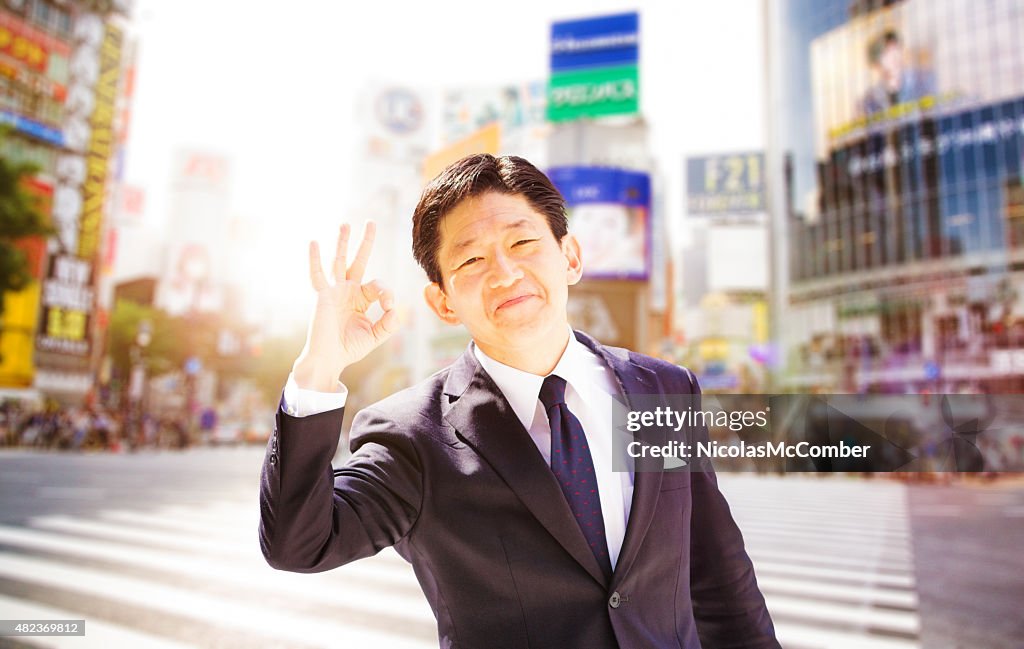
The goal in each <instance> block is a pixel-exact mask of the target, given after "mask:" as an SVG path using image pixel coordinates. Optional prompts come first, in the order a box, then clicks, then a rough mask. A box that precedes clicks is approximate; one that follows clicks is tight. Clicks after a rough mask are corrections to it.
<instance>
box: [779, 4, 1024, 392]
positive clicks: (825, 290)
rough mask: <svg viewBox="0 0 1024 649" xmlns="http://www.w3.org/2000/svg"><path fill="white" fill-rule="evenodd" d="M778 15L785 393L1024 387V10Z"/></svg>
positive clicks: (803, 7) (923, 7) (821, 7)
mask: <svg viewBox="0 0 1024 649" xmlns="http://www.w3.org/2000/svg"><path fill="white" fill-rule="evenodd" d="M766 18H767V23H768V32H767V72H768V79H769V93H768V94H769V96H768V115H769V129H768V130H769V150H768V156H767V166H768V174H769V178H771V182H772V185H771V187H770V190H769V195H770V201H771V213H772V218H773V220H772V228H771V230H772V232H771V234H772V242H773V244H772V279H773V284H774V287H775V289H776V291H775V294H774V303H773V307H774V308H773V316H774V338H775V340H777V341H778V342H779V343H780V349H779V351H780V352H781V358H780V362H781V363H780V372H779V379H780V381H781V384H780V385H779V386H778V387H780V388H791V389H809V388H819V389H826V390H837V391H892V392H905V391H906V392H915V391H921V390H932V391H936V390H938V391H957V390H966V389H970V390H974V389H986V390H988V391H1010V392H1017V391H1020V390H1022V389H1024V300H1022V296H1024V185H1022V169H1024V48H1022V47H1021V42H1020V35H1021V34H1022V33H1024V4H1022V3H1021V2H1019V1H1018V0H993V1H991V2H984V3H979V2H974V1H972V0H927V1H924V0H904V1H902V2H900V1H891V0H887V1H884V2H883V1H877V2H870V1H857V2H851V1H850V0H771V1H770V2H768V3H767V11H766Z"/></svg>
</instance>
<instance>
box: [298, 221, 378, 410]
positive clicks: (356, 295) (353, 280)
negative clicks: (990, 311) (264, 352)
mask: <svg viewBox="0 0 1024 649" xmlns="http://www.w3.org/2000/svg"><path fill="white" fill-rule="evenodd" d="M350 230H351V228H350V227H349V226H348V224H345V225H342V226H341V230H340V231H339V232H338V244H337V249H336V250H335V253H334V264H333V265H332V267H331V275H330V278H328V277H327V276H325V275H324V270H323V265H322V263H321V261H320V247H319V246H318V245H317V243H316V242H315V241H311V242H310V244H309V279H310V282H311V283H312V285H313V289H314V290H315V291H316V310H315V311H314V313H313V319H312V320H311V321H310V323H309V332H308V333H307V335H306V346H305V347H304V348H303V350H302V353H301V354H300V355H299V358H298V359H297V360H296V361H295V364H294V365H293V366H292V372H293V374H294V377H295V383H296V384H297V385H298V387H300V388H303V389H307V390H317V391H320V392H333V391H334V390H335V389H336V387H337V380H338V376H339V375H340V374H341V372H342V370H344V369H345V368H346V367H348V366H349V365H351V364H352V363H355V362H356V361H358V360H360V359H362V358H364V357H365V356H366V355H367V354H369V353H370V352H371V351H373V350H374V349H376V348H377V347H378V346H379V345H380V344H381V343H383V342H384V341H385V340H387V339H388V337H389V336H390V335H391V334H392V333H394V331H395V329H396V327H397V324H398V317H397V314H396V313H395V310H394V306H395V305H394V295H393V294H392V293H391V291H388V290H386V289H384V288H382V287H381V286H380V284H378V283H377V281H376V280H375V281H372V282H367V283H366V284H363V283H362V280H363V272H364V271H365V270H366V262H367V260H368V259H369V258H370V249H371V248H373V238H374V234H375V232H376V228H375V227H374V224H373V222H372V221H371V222H367V224H366V229H365V230H364V233H363V241H362V243H361V244H360V245H359V251H358V252H357V253H356V258H355V260H354V261H353V262H352V265H351V266H348V267H346V265H345V262H346V259H345V254H346V251H347V250H348V238H349V233H350ZM374 302H380V306H381V308H382V309H383V310H384V314H383V315H382V316H381V317H380V319H379V320H377V321H376V322H373V321H371V320H370V319H369V318H368V317H366V311H367V310H368V309H369V308H370V305H372V304H373V303H374Z"/></svg>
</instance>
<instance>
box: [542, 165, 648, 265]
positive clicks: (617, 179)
mask: <svg viewBox="0 0 1024 649" xmlns="http://www.w3.org/2000/svg"><path fill="white" fill-rule="evenodd" d="M548 176H549V177H550V178H551V182H553V183H554V184H555V186H556V187H557V188H558V191H560V192H561V193H562V195H563V196H564V197H565V200H566V204H567V205H568V208H569V210H568V216H569V231H570V232H571V233H572V234H573V235H574V236H575V237H576V238H577V240H579V242H580V248H581V250H582V256H583V277H584V279H629V280H646V279H648V278H649V277H650V269H651V254H650V251H651V218H650V217H651V177H650V176H649V175H648V174H646V173H643V172H638V171H627V170H624V169H612V168H607V167H555V168H553V169H551V170H550V171H549V172H548Z"/></svg>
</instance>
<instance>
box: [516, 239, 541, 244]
mask: <svg viewBox="0 0 1024 649" xmlns="http://www.w3.org/2000/svg"><path fill="white" fill-rule="evenodd" d="M534 241H536V239H522V240H520V241H516V243H515V245H517V246H521V245H523V244H524V243H533V242H534Z"/></svg>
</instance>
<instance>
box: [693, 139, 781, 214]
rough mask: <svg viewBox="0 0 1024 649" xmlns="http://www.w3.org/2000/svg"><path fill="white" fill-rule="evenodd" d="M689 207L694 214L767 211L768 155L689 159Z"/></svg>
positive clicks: (733, 154) (751, 154)
mask: <svg viewBox="0 0 1024 649" xmlns="http://www.w3.org/2000/svg"><path fill="white" fill-rule="evenodd" d="M686 205H687V212H689V213H690V214H693V215H703V216H709V215H717V214H743V213H751V212H763V211H764V210H765V198H764V154H763V153H761V152H754V151H751V152H745V153H724V154H714V155H704V156H696V157H691V158H687V159H686Z"/></svg>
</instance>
